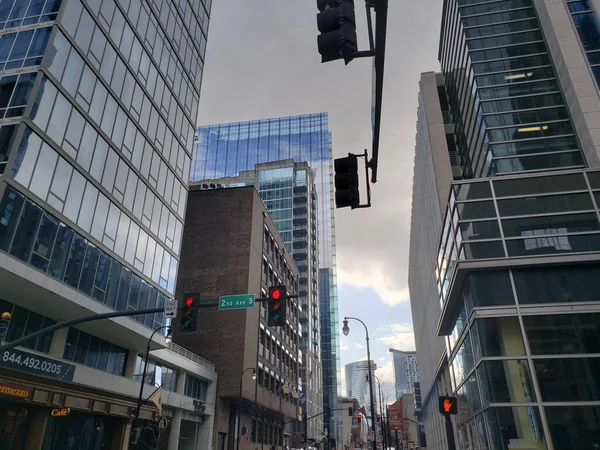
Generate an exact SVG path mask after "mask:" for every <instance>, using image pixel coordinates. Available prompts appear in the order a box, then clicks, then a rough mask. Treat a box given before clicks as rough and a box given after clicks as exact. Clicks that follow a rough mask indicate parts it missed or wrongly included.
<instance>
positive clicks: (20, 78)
mask: <svg viewBox="0 0 600 450" xmlns="http://www.w3.org/2000/svg"><path fill="white" fill-rule="evenodd" d="M35 76H36V72H29V73H23V74H21V75H8V76H4V77H2V78H0V118H2V119H4V118H6V119H8V118H10V117H18V116H22V115H23V113H24V112H25V107H26V106H27V102H28V101H29V94H31V89H32V88H33V82H34V80H35Z"/></svg>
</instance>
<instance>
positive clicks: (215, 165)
mask: <svg viewBox="0 0 600 450" xmlns="http://www.w3.org/2000/svg"><path fill="white" fill-rule="evenodd" d="M287 159H292V160H294V161H295V162H307V163H308V164H309V166H310V168H311V169H312V170H313V174H314V182H315V185H316V187H317V199H318V205H319V210H318V218H319V223H318V236H319V291H320V295H319V303H320V309H321V311H320V313H321V320H320V327H321V333H320V334H321V363H322V367H323V405H324V406H325V405H328V406H329V407H331V408H332V409H337V407H338V403H339V402H338V389H340V388H341V374H340V373H339V367H340V360H339V355H340V348H339V339H338V309H337V280H336V264H335V260H336V253H335V231H334V230H335V226H334V203H333V157H332V148H331V133H330V131H329V125H328V117H327V113H319V114H308V115H302V116H292V117H279V118H273V119H263V120H254V121H249V122H237V123H227V124H219V125H209V126H202V127H198V129H197V132H196V144H195V145H194V155H193V161H192V170H191V175H190V178H191V180H192V181H202V180H210V179H213V180H214V179H218V178H222V177H235V176H237V175H238V174H239V173H240V172H241V171H247V170H254V169H255V167H256V165H257V164H260V163H266V162H276V161H282V160H287ZM285 233H286V231H285V230H284V231H282V236H283V237H284V239H286V235H285ZM330 418H331V415H330V414H325V415H324V426H325V427H327V428H328V430H329V431H330V434H333V436H335V437H339V436H338V435H339V426H337V425H336V427H335V428H332V424H331V422H330ZM339 423H341V421H339V420H338V421H335V422H334V424H339ZM332 430H333V433H332ZM338 441H339V439H338Z"/></svg>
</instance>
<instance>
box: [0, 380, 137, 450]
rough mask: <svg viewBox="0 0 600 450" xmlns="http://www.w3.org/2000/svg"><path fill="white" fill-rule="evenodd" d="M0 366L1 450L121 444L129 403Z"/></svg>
mask: <svg viewBox="0 0 600 450" xmlns="http://www.w3.org/2000/svg"><path fill="white" fill-rule="evenodd" d="M3 372H4V371H3V370H2V369H0V450H121V449H126V448H127V444H128V440H129V434H130V430H131V425H130V423H131V421H130V414H131V411H132V407H133V406H134V405H133V403H132V402H131V401H127V399H117V398H110V397H107V396H103V395H101V394H98V393H92V392H87V391H86V390H84V389H81V390H80V389H79V388H76V389H73V388H70V389H65V386H60V385H53V384H52V382H47V383H46V382H45V380H43V381H39V380H35V379H29V378H28V377H23V378H22V379H14V378H12V377H3V375H4V374H3Z"/></svg>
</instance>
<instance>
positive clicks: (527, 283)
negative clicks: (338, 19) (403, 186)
mask: <svg viewBox="0 0 600 450" xmlns="http://www.w3.org/2000/svg"><path fill="white" fill-rule="evenodd" d="M594 8H595V6H594V3H593V2H587V1H583V2H581V1H558V2H556V1H550V0H518V1H516V0H511V1H490V2H485V3H484V2H475V1H463V0H445V1H444V12H443V19H442V30H441V39H440V47H439V59H440V62H441V66H442V74H440V75H439V76H436V75H434V74H423V78H422V83H421V93H420V96H419V111H418V123H417V146H416V155H415V179H414V193H413V216H412V219H411V221H412V224H411V248H410V269H409V284H410V290H411V299H412V300H413V302H412V309H413V320H414V322H415V330H416V345H417V356H418V360H419V369H420V377H421V384H420V386H421V387H422V388H423V391H422V396H423V414H424V420H425V431H426V435H427V442H428V447H431V448H446V444H445V430H444V427H443V419H442V417H441V415H440V414H439V413H438V412H437V395H438V394H446V393H454V394H456V395H457V396H458V399H459V405H458V406H459V408H458V409H459V414H458V415H457V416H456V417H454V419H453V420H454V422H455V425H456V438H457V439H458V444H459V446H460V448H496V449H509V448H512V447H513V445H519V446H521V447H525V446H526V447H527V448H531V449H547V448H548V449H550V448H555V449H558V448H572V449H575V448H592V447H594V446H597V445H599V440H598V432H599V430H600V420H599V419H598V414H597V409H598V404H600V403H598V401H599V400H600V398H598V395H597V381H596V380H597V379H598V369H597V367H598V361H597V358H595V354H596V352H597V351H598V348H597V343H598V342H599V341H600V340H599V339H598V338H599V337H600V333H599V331H600V316H599V315H598V313H597V310H598V306H600V290H599V287H598V286H599V285H598V282H597V280H598V277H599V276H600V264H599V263H598V260H599V259H600V234H599V232H600V222H599V220H600V211H599V209H598V206H599V202H600V172H598V171H597V168H598V167H599V161H600V157H599V155H600V151H599V150H600V140H599V139H598V129H599V128H600V120H598V117H599V113H600V95H599V92H600V91H599V90H598V83H597V78H596V75H597V73H598V69H597V67H596V66H595V63H596V59H595V58H596V57H597V53H596V52H595V50H596V49H598V48H600V27H599V26H598V18H597V14H596V11H595V9H594ZM423 80H426V82H423ZM594 169H596V170H594ZM451 176H452V177H453V178H454V181H452V182H449V178H450V177H451ZM433 266H435V271H434V272H433V273H431V267H433ZM417 299H418V300H417ZM417 324H418V326H417ZM438 336H439V337H438Z"/></svg>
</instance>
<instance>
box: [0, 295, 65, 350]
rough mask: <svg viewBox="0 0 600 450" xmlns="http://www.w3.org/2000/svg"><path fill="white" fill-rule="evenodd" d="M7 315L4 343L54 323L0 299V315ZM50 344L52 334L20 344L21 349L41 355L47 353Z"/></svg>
mask: <svg viewBox="0 0 600 450" xmlns="http://www.w3.org/2000/svg"><path fill="white" fill-rule="evenodd" d="M5 312H7V313H9V314H10V321H9V322H8V327H7V328H6V331H5V334H4V336H2V339H3V340H4V341H6V342H12V341H14V340H17V339H20V338H22V337H23V336H28V335H30V334H32V333H35V332H36V331H39V330H41V329H43V328H46V327H49V326H52V325H54V324H55V323H56V321H54V320H52V319H49V318H48V317H44V316H42V315H41V314H38V313H35V312H33V311H31V310H29V309H25V308H21V307H20V306H17V305H14V304H12V303H10V302H7V301H6V300H3V299H0V314H1V313H5ZM51 344H52V334H46V335H44V336H40V337H38V338H35V339H31V340H30V341H27V342H24V343H23V344H21V345H22V346H23V347H26V348H30V349H32V350H36V351H38V352H41V353H48V352H49V351H50V345H51Z"/></svg>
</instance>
